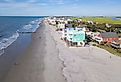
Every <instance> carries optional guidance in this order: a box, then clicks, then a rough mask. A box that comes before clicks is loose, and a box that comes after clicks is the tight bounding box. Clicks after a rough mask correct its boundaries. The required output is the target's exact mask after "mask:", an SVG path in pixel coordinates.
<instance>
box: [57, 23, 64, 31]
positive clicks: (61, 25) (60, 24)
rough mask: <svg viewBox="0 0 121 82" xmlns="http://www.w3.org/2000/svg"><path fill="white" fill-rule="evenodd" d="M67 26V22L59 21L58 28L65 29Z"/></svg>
mask: <svg viewBox="0 0 121 82" xmlns="http://www.w3.org/2000/svg"><path fill="white" fill-rule="evenodd" d="M64 28H65V23H64V22H59V23H58V29H61V30H62V29H64Z"/></svg>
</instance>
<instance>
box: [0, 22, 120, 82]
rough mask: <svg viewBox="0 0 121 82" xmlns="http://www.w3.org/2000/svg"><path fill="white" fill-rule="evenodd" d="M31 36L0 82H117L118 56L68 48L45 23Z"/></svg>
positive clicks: (104, 52)
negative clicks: (26, 45) (22, 52)
mask: <svg viewBox="0 0 121 82" xmlns="http://www.w3.org/2000/svg"><path fill="white" fill-rule="evenodd" d="M32 37H33V40H32V44H31V45H30V47H29V48H28V50H27V51H26V52H25V53H24V55H23V56H22V57H20V58H19V59H18V60H17V61H16V63H15V65H13V66H12V68H11V69H10V71H9V72H8V74H7V76H6V77H5V78H4V80H3V82H121V78H120V76H121V70H120V68H121V58H120V57H117V56H114V55H112V54H110V53H109V52H107V51H105V50H103V49H100V48H97V47H93V46H91V47H80V48H68V47H67V46H66V45H65V42H64V41H62V40H61V39H60V34H59V32H56V31H55V29H54V27H53V26H49V25H48V24H47V23H45V22H44V23H43V24H42V25H41V28H39V29H38V30H37V32H36V33H35V34H33V36H32ZM0 82H1V81H0Z"/></svg>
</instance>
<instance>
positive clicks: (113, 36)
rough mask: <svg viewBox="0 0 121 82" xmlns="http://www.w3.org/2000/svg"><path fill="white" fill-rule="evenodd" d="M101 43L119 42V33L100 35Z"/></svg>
mask: <svg viewBox="0 0 121 82" xmlns="http://www.w3.org/2000/svg"><path fill="white" fill-rule="evenodd" d="M98 39H99V43H101V42H105V43H112V42H113V41H116V40H119V38H118V35H117V33H115V32H104V33H100V35H98Z"/></svg>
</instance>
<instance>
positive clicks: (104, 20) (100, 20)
mask: <svg viewBox="0 0 121 82" xmlns="http://www.w3.org/2000/svg"><path fill="white" fill-rule="evenodd" d="M77 19H79V18H72V20H77ZM82 20H83V21H84V22H87V21H94V22H98V23H108V24H121V20H112V19H111V18H98V17H86V18H82Z"/></svg>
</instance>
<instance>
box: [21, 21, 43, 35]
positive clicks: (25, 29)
mask: <svg viewBox="0 0 121 82" xmlns="http://www.w3.org/2000/svg"><path fill="white" fill-rule="evenodd" d="M40 23H41V19H37V20H35V21H31V22H30V23H29V24H27V25H25V26H23V28H22V29H21V30H20V32H23V33H30V32H35V31H36V30H37V28H38V27H39V24H40Z"/></svg>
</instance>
